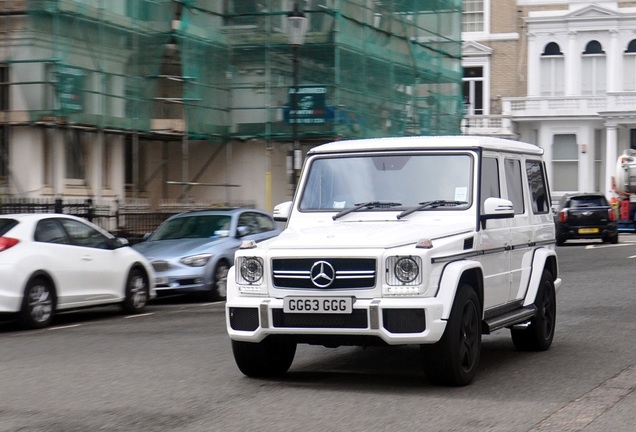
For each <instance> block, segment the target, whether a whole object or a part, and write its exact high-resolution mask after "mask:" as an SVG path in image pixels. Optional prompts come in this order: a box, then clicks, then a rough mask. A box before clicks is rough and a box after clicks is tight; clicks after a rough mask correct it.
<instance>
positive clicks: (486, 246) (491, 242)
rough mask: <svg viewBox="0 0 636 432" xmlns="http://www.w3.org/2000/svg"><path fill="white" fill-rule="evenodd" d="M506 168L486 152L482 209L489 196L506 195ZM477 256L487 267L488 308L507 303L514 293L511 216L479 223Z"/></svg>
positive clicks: (496, 157) (486, 296) (482, 170)
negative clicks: (511, 268)
mask: <svg viewBox="0 0 636 432" xmlns="http://www.w3.org/2000/svg"><path fill="white" fill-rule="evenodd" d="M502 176H503V169H502V167H501V160H500V158H499V157H498V156H497V154H490V153H487V152H484V155H483V156H482V158H481V173H480V177H481V178H480V190H479V195H480V212H483V210H484V202H485V201H486V199H487V198H491V197H492V198H502ZM478 233H479V236H478V238H479V242H478V244H477V246H476V247H477V249H478V250H479V251H480V252H481V253H482V254H481V255H479V257H478V258H477V259H478V260H479V261H480V262H481V264H482V267H483V271H484V310H485V311H487V310H488V309H492V308H494V307H497V306H501V305H504V304H505V303H506V302H507V301H508V296H509V293H510V276H509V271H510V251H509V250H508V245H509V241H510V219H491V220H488V221H487V222H486V226H485V227H483V225H481V226H480V227H479V231H478Z"/></svg>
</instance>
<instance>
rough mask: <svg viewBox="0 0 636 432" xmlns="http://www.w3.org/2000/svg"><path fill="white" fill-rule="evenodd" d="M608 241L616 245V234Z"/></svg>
mask: <svg viewBox="0 0 636 432" xmlns="http://www.w3.org/2000/svg"><path fill="white" fill-rule="evenodd" d="M609 241H610V243H611V244H618V234H616V235H615V236H614V237H610V239H609Z"/></svg>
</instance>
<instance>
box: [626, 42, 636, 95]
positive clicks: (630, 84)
mask: <svg viewBox="0 0 636 432" xmlns="http://www.w3.org/2000/svg"><path fill="white" fill-rule="evenodd" d="M623 91H636V39H632V40H631V41H630V42H629V44H627V49H626V50H625V54H623Z"/></svg>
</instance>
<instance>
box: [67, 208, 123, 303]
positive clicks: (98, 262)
mask: <svg viewBox="0 0 636 432" xmlns="http://www.w3.org/2000/svg"><path fill="white" fill-rule="evenodd" d="M59 221H60V223H61V225H62V226H63V228H64V230H65V231H66V233H67V234H68V236H69V238H70V240H71V243H72V244H73V254H72V258H73V262H74V265H75V269H74V271H73V273H72V280H71V284H70V285H71V286H72V287H73V290H72V292H71V293H69V303H73V304H75V305H77V306H81V305H82V304H84V303H100V302H106V301H108V300H114V299H117V298H120V297H122V296H123V291H124V286H123V285H124V283H123V281H122V280H120V279H122V278H121V274H122V271H123V270H122V269H121V268H120V267H121V266H120V265H119V264H120V263H119V262H118V260H117V258H116V255H117V252H118V251H117V250H113V249H111V246H110V241H109V238H108V237H106V236H105V235H104V234H102V233H101V232H99V231H98V230H96V229H95V228H93V227H91V226H89V225H88V224H85V223H83V222H81V221H78V220H74V219H66V218H60V219H59Z"/></svg>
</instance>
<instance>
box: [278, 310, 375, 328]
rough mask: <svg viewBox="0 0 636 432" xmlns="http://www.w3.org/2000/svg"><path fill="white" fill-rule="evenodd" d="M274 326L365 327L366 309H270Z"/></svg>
mask: <svg viewBox="0 0 636 432" xmlns="http://www.w3.org/2000/svg"><path fill="white" fill-rule="evenodd" d="M272 319H273V322H274V327H296V328H367V327H368V325H367V311H366V310H364V309H354V310H353V313H350V314H296V313H291V314H290V313H285V312H283V310H282V309H272Z"/></svg>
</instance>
